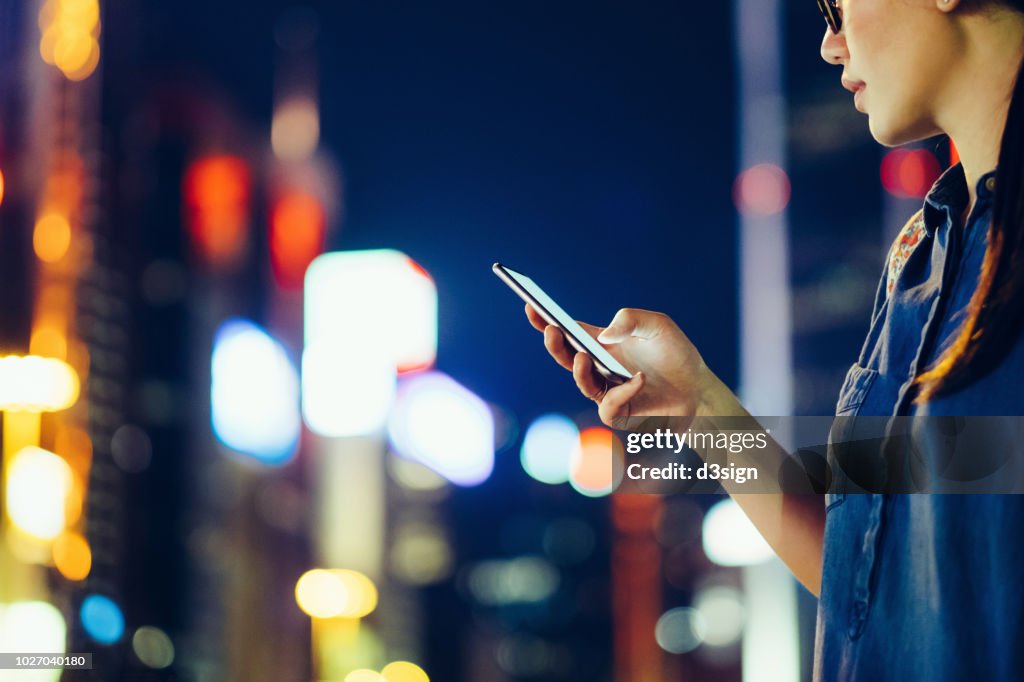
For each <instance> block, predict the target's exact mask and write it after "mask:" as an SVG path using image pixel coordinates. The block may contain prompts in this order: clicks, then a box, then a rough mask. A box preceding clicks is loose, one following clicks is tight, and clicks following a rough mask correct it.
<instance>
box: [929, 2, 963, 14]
mask: <svg viewBox="0 0 1024 682" xmlns="http://www.w3.org/2000/svg"><path fill="white" fill-rule="evenodd" d="M935 5H936V6H937V7H938V8H939V10H940V11H942V12H947V13H949V12H952V11H953V10H955V9H956V8H957V7H959V6H960V0H935Z"/></svg>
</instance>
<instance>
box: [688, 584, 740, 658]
mask: <svg viewBox="0 0 1024 682" xmlns="http://www.w3.org/2000/svg"><path fill="white" fill-rule="evenodd" d="M693 608H694V609H695V610H696V611H697V613H698V614H699V617H700V619H701V621H703V623H704V645H705V646H709V647H729V646H732V645H734V644H736V643H737V642H739V640H740V637H741V636H742V634H743V624H744V621H745V618H746V615H745V609H744V607H743V596H742V595H741V594H740V591H739V590H737V589H736V588H735V587H731V586H728V585H712V586H709V587H706V588H704V589H703V590H701V591H700V592H698V593H697V596H696V597H695V598H694V600H693Z"/></svg>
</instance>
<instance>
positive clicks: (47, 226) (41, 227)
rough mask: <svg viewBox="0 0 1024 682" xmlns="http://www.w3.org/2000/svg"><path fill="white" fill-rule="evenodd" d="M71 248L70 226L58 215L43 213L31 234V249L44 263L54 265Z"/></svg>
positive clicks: (65, 218) (64, 218) (63, 217)
mask: <svg viewBox="0 0 1024 682" xmlns="http://www.w3.org/2000/svg"><path fill="white" fill-rule="evenodd" d="M70 246H71V225H70V223H68V219H67V217H66V216H64V215H62V214H60V213H54V212H50V213H45V214H43V215H41V216H40V217H39V219H38V220H37V221H36V226H35V229H34V230H33V232H32V247H33V248H34V249H35V252H36V256H38V257H39V260H41V261H43V262H44V263H56V262H57V261H59V260H60V259H61V258H63V257H64V256H65V255H66V254H67V252H68V248H69V247H70Z"/></svg>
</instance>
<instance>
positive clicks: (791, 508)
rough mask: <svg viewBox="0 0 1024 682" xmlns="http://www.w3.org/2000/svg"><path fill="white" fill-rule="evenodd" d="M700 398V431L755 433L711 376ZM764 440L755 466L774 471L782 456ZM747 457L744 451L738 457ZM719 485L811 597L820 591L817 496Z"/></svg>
mask: <svg viewBox="0 0 1024 682" xmlns="http://www.w3.org/2000/svg"><path fill="white" fill-rule="evenodd" d="M702 395H703V400H702V402H701V404H700V405H699V406H698V412H697V421H699V422H700V427H701V429H705V428H709V429H716V430H739V429H743V430H760V429H761V426H760V424H759V423H758V422H757V420H756V419H755V418H754V417H753V416H751V415H750V413H749V412H747V411H746V409H744V407H743V405H742V404H740V401H739V399H738V398H737V397H736V395H735V394H734V393H733V392H732V391H731V390H730V389H729V387H728V386H726V385H725V384H724V383H722V382H721V380H719V379H718V378H717V377H714V376H713V375H712V376H711V378H710V379H709V383H708V386H707V387H706V390H704V391H703V392H702ZM767 438H768V447H767V448H764V449H759V450H758V451H757V462H756V464H757V468H758V469H759V470H761V471H779V470H780V469H781V464H782V459H783V458H785V457H788V453H786V451H785V450H784V449H783V448H782V446H781V445H779V444H778V443H777V442H776V441H775V440H773V439H772V438H771V437H770V436H768V437H767ZM701 454H703V453H701ZM749 456H750V455H749V454H746V453H745V454H744V455H741V458H742V457H749ZM747 463H748V464H750V463H753V462H749V461H748V462H747ZM740 464H742V462H740ZM723 487H724V488H725V489H726V491H727V492H728V493H729V494H730V495H731V496H732V498H733V499H734V500H735V501H736V502H737V504H739V505H740V508H742V509H743V511H744V513H746V515H747V516H748V517H749V518H750V520H751V521H752V522H753V523H754V526H756V527H757V529H758V531H760V533H761V535H762V536H764V539H765V540H766V541H767V542H768V544H769V545H771V547H772V549H774V550H775V552H776V554H778V556H779V558H780V559H782V561H783V562H784V563H785V564H786V565H787V566H788V567H789V569H790V570H791V571H792V572H793V575H794V576H796V578H797V580H799V581H800V582H801V583H803V585H804V587H806V588H807V589H808V590H809V591H810V592H811V593H813V594H814V595H815V596H817V595H818V593H819V592H820V590H821V565H822V543H823V538H824V533H825V504H824V500H823V499H822V496H821V495H818V494H814V493H812V492H808V493H806V494H797V493H792V492H785V491H783V490H782V489H781V488H779V490H778V491H777V492H759V493H751V492H743V486H742V485H738V484H736V483H735V482H733V481H724V482H723ZM759 487H762V486H759Z"/></svg>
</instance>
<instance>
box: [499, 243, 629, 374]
mask: <svg viewBox="0 0 1024 682" xmlns="http://www.w3.org/2000/svg"><path fill="white" fill-rule="evenodd" d="M494 271H495V273H496V274H498V276H499V277H500V276H501V275H502V274H504V275H506V276H507V277H508V279H509V280H511V282H509V281H508V280H506V283H507V284H510V285H512V282H514V283H515V285H518V289H517V287H516V286H512V288H513V289H517V291H516V293H518V294H519V295H520V296H521V297H522V298H523V299H524V300H526V302H527V303H530V304H531V305H533V306H534V307H536V308H538V311H537V312H539V313H541V315H544V313H545V312H546V313H547V315H544V316H545V317H550V318H552V319H553V320H554V321H555V322H556V323H557V326H559V327H561V328H562V330H563V331H564V332H565V333H566V334H568V335H569V336H571V337H572V339H573V340H575V341H576V342H577V343H578V344H579V345H580V346H582V347H583V348H584V349H586V351H587V352H588V353H590V356H591V357H593V358H594V359H596V360H598V361H599V362H600V364H602V365H604V367H605V368H607V370H608V371H609V372H611V373H613V374H615V375H617V378H618V379H619V380H620V381H627V380H629V379H630V378H631V377H632V376H633V375H632V374H631V373H630V371H629V370H628V369H626V368H625V367H623V366H622V363H620V362H619V361H618V360H616V359H615V358H614V357H612V354H611V353H609V352H608V351H607V350H605V349H604V347H602V346H601V344H599V343H598V342H597V341H595V340H594V337H592V336H591V335H590V334H588V333H587V332H586V330H584V329H583V327H581V326H580V325H579V324H577V322H576V320H574V319H573V318H572V316H571V315H569V314H568V313H566V312H565V311H564V310H562V307H561V306H559V305H558V304H557V303H555V301H554V299H552V298H551V297H550V296H548V295H547V293H545V291H544V290H543V289H541V288H540V287H539V286H538V285H537V283H536V282H534V281H533V280H532V279H530V278H529V277H527V276H526V275H524V274H522V273H519V272H516V271H515V270H512V269H510V268H508V267H506V266H504V265H502V264H501V263H495V264H494ZM502 279H505V278H504V277H503V278H502ZM523 292H525V293H526V294H528V297H527V296H523Z"/></svg>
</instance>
